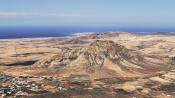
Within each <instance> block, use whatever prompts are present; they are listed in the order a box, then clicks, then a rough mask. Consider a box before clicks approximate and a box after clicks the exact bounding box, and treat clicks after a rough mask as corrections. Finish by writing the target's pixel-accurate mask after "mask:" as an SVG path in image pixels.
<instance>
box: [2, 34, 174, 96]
mask: <svg viewBox="0 0 175 98" xmlns="http://www.w3.org/2000/svg"><path fill="white" fill-rule="evenodd" d="M174 38H175V36H174V35H161V34H159V35H158V34H157V35H156V34H154V35H149V34H147V35H140V34H131V33H127V32H109V33H90V34H85V35H83V34H80V35H74V36H68V37H60V38H33V39H32V38H31V39H8V40H1V41H0V42H1V43H0V54H1V55H0V72H1V74H0V83H1V84H0V94H1V95H2V96H3V95H5V96H7V97H12V96H18V97H19V96H21V97H22V98H116V97H117V98H118V97H121V98H132V97H133V98H135V97H136V98H144V97H145V98H152V97H153V98H155V97H156V98H173V97H175V94H174V92H175V89H174V87H175V84H174V82H175V73H174V72H175V71H174V70H175V40H174ZM21 87H22V88H23V89H21ZM6 91H8V92H10V93H9V94H8V93H7V92H6ZM21 97H20V98H21Z"/></svg>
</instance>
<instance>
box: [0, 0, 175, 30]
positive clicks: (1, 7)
mask: <svg viewBox="0 0 175 98" xmlns="http://www.w3.org/2000/svg"><path fill="white" fill-rule="evenodd" d="M0 25H1V26H3V25H4V26H8V25H17V26H39V25H41V26H43V25H45V26H60V25H62V26H73V25H75V26H131V27H132V26H141V27H144V26H147V27H163V26H166V27H175V0H0Z"/></svg>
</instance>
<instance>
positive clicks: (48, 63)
mask: <svg viewBox="0 0 175 98" xmlns="http://www.w3.org/2000/svg"><path fill="white" fill-rule="evenodd" d="M153 59H154V60H153ZM154 61H159V63H161V59H159V58H153V57H147V56H145V55H144V54H141V53H139V52H136V51H132V50H130V49H127V48H126V47H124V46H122V45H120V44H117V43H115V42H113V41H109V40H96V41H94V42H93V43H91V44H90V45H87V46H83V47H80V48H76V49H66V50H63V52H62V53H60V54H57V55H54V56H52V57H49V58H45V59H42V60H40V61H38V62H37V63H35V64H34V65H33V66H35V67H48V68H57V69H60V70H59V71H58V75H63V76H67V75H71V74H89V75H91V76H92V77H96V78H106V77H116V76H118V77H133V76H135V77H138V76H140V75H143V74H146V73H150V72H154V71H156V70H157V71H160V70H161V68H162V67H163V66H165V65H164V64H161V65H160V64H159V63H156V62H154Z"/></svg>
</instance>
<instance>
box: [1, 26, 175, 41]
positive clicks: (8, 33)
mask: <svg viewBox="0 0 175 98" xmlns="http://www.w3.org/2000/svg"><path fill="white" fill-rule="evenodd" d="M113 31H114V32H132V33H153V32H175V29H172V28H171V29H169V28H117V27H10V26H9V27H0V39H10V38H33V37H62V36H69V35H71V34H74V33H80V32H113Z"/></svg>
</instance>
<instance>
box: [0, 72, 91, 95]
mask: <svg viewBox="0 0 175 98" xmlns="http://www.w3.org/2000/svg"><path fill="white" fill-rule="evenodd" d="M32 79H33V80H36V81H30V80H32ZM44 80H47V81H50V82H51V83H53V85H56V86H55V87H54V89H55V91H57V92H58V91H60V90H67V89H70V88H76V87H82V88H84V87H87V88H88V87H90V86H91V81H90V77H89V76H88V75H70V76H69V77H61V78H56V77H49V76H41V77H39V76H17V77H12V76H8V75H0V95H1V97H2V98H8V97H9V96H13V97H14V98H17V97H19V96H28V95H29V94H42V93H47V92H49V89H47V84H44V82H43V84H42V82H41V83H36V82H37V81H44ZM55 81H57V82H55Z"/></svg>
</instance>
